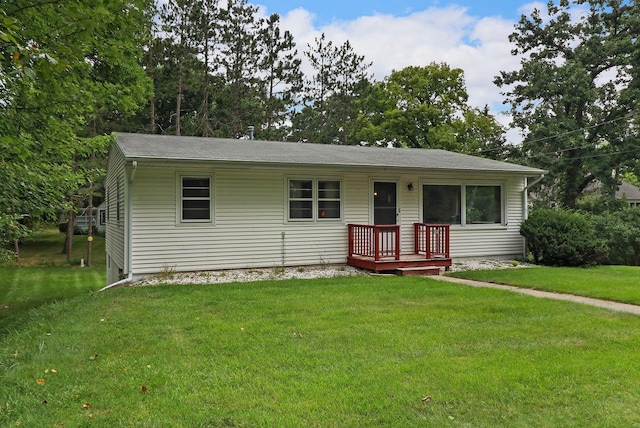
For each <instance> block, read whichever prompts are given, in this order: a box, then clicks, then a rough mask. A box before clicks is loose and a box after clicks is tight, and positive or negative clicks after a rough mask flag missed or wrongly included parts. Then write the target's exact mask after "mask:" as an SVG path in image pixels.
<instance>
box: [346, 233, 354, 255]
mask: <svg viewBox="0 0 640 428" xmlns="http://www.w3.org/2000/svg"><path fill="white" fill-rule="evenodd" d="M347 228H348V230H349V257H351V256H353V253H354V251H353V226H352V225H348V226H347Z"/></svg>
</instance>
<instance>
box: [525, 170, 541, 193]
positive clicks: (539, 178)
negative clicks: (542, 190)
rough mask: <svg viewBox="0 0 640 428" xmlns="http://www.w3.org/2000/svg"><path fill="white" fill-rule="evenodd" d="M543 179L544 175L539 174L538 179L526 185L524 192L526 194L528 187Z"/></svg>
mask: <svg viewBox="0 0 640 428" xmlns="http://www.w3.org/2000/svg"><path fill="white" fill-rule="evenodd" d="M543 178H544V174H540V177H538V178H536V179H535V180H533V182H531V183H527V185H526V186H525V187H524V191H525V192H526V191H527V190H529V187H531V186H534V185H536V184H538V183H539V182H540V180H542V179H543Z"/></svg>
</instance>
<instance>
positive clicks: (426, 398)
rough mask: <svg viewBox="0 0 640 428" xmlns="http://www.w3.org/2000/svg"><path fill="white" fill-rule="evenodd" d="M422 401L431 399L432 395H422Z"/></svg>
mask: <svg viewBox="0 0 640 428" xmlns="http://www.w3.org/2000/svg"><path fill="white" fill-rule="evenodd" d="M422 401H423V402H426V401H431V396H430V395H427V396H426V397H422Z"/></svg>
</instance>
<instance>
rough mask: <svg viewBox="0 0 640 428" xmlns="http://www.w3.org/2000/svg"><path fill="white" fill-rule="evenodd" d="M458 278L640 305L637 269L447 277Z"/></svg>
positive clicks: (522, 271)
mask: <svg viewBox="0 0 640 428" xmlns="http://www.w3.org/2000/svg"><path fill="white" fill-rule="evenodd" d="M450 275H451V276H455V277H458V278H465V279H473V280H476V281H485V282H494V283H496V284H507V285H515V286H518V287H525V288H533V289H536V290H545V291H555V292H559V293H569V294H575V295H580V296H587V297H593V298H597V299H605V300H613V301H617V302H624V303H632V304H636V305H639V304H640V267H638V266H597V267H591V268H561V267H536V268H522V269H503V270H479V271H466V272H456V273H452V274H450Z"/></svg>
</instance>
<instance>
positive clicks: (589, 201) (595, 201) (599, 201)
mask: <svg viewBox="0 0 640 428" xmlns="http://www.w3.org/2000/svg"><path fill="white" fill-rule="evenodd" d="M628 207H629V204H628V203H627V201H626V200H624V199H618V198H613V197H611V196H595V197H590V198H584V199H582V200H579V201H578V203H577V208H578V209H579V210H582V211H586V212H588V213H591V214H597V215H600V214H606V213H611V212H616V211H623V210H625V209H626V208H628Z"/></svg>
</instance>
